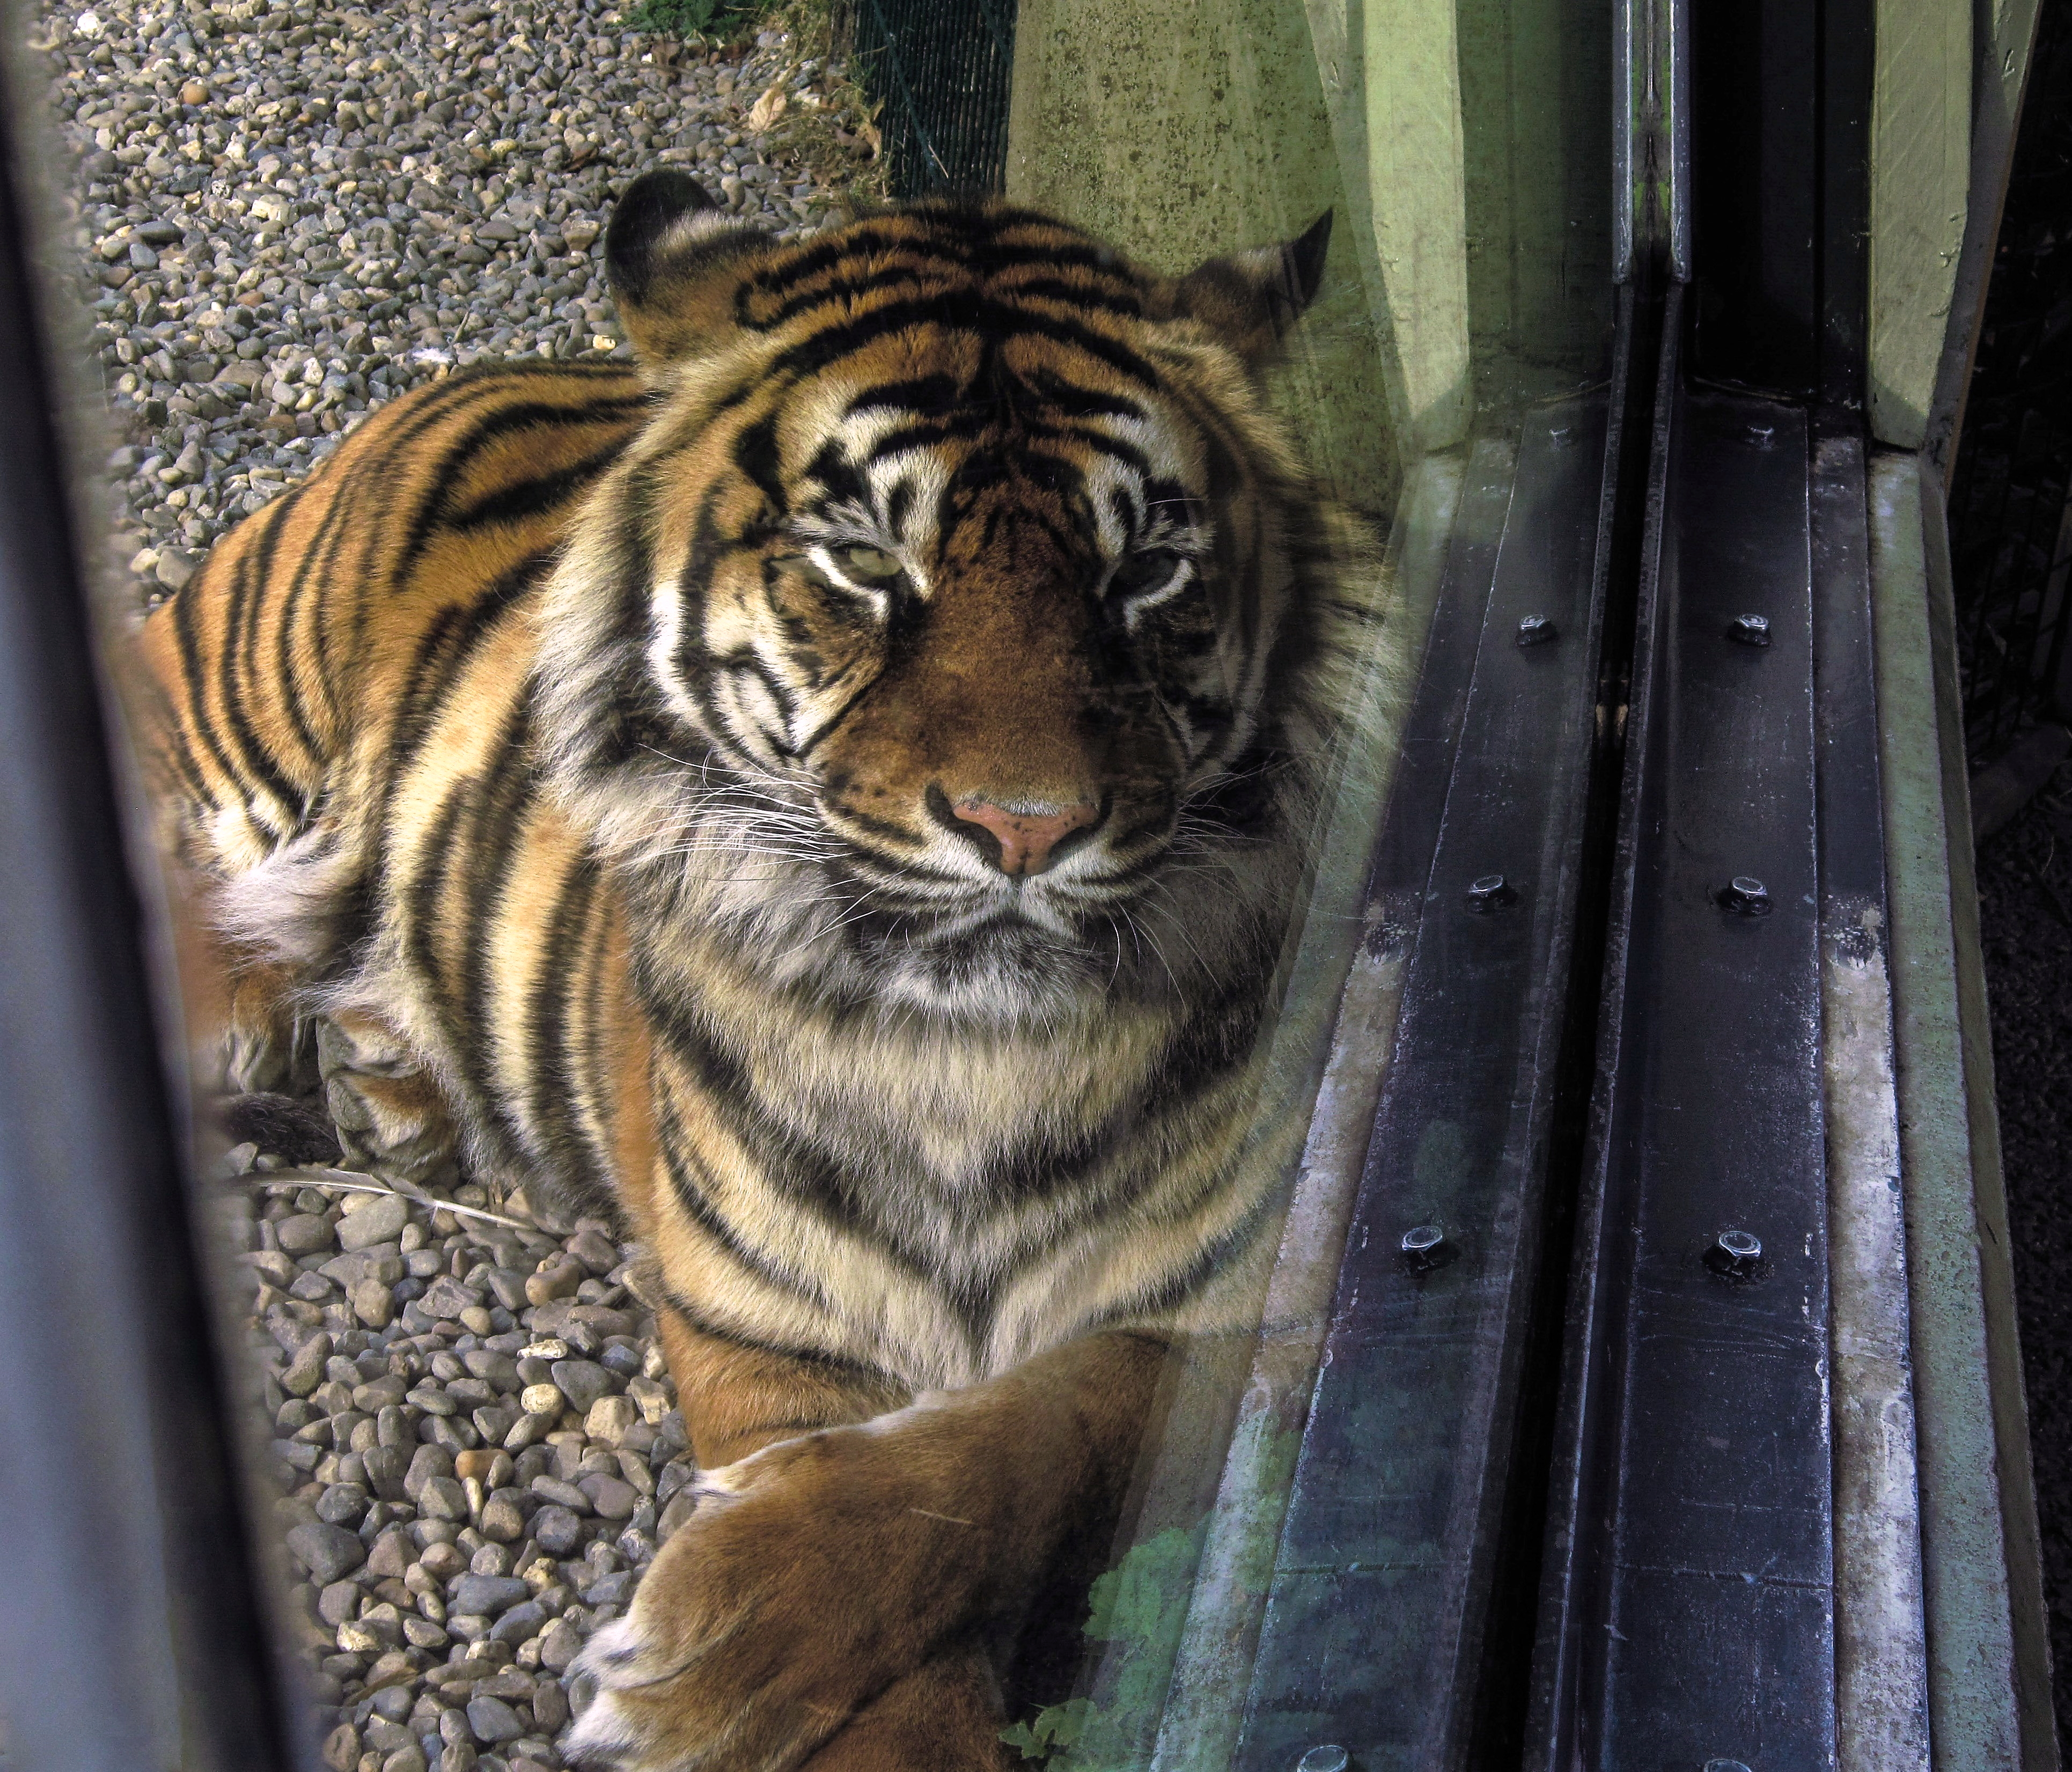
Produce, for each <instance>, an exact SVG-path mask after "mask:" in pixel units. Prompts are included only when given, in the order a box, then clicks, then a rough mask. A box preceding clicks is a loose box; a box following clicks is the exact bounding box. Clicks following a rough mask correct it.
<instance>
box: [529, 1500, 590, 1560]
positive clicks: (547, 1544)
mask: <svg viewBox="0 0 2072 1772" xmlns="http://www.w3.org/2000/svg"><path fill="white" fill-rule="evenodd" d="M532 1539H533V1542H534V1543H535V1544H537V1545H538V1546H539V1547H540V1548H541V1550H543V1551H545V1552H547V1554H548V1555H549V1556H568V1555H569V1553H570V1552H573V1551H574V1549H575V1548H576V1547H577V1546H578V1545H579V1544H582V1539H583V1523H582V1518H581V1517H580V1516H579V1515H577V1514H575V1513H574V1512H573V1511H571V1510H569V1508H566V1507H542V1508H541V1510H540V1511H539V1512H538V1513H537V1514H535V1515H533V1516H532Z"/></svg>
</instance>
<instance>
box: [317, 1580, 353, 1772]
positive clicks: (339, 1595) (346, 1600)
mask: <svg viewBox="0 0 2072 1772" xmlns="http://www.w3.org/2000/svg"><path fill="white" fill-rule="evenodd" d="M360 1591H361V1590H360V1584H359V1583H358V1582H357V1581H333V1582H332V1583H331V1584H330V1585H328V1586H327V1587H326V1588H325V1589H324V1590H323V1593H320V1594H319V1595H318V1596H317V1616H318V1617H319V1618H321V1619H323V1622H325V1623H326V1624H327V1625H329V1626H331V1628H332V1629H333V1630H336V1629H337V1628H338V1626H340V1625H342V1624H343V1623H344V1622H346V1621H347V1619H348V1618H358V1617H359V1616H360ZM353 1763H354V1764H355V1765H357V1764H358V1763H359V1762H358V1760H357V1758H355V1760H354V1762H353Z"/></svg>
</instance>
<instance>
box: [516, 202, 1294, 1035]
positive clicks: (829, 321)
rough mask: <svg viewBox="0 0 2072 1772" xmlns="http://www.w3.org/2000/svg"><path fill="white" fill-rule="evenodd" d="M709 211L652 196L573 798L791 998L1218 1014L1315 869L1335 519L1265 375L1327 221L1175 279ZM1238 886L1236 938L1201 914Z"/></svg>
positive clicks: (932, 229)
mask: <svg viewBox="0 0 2072 1772" xmlns="http://www.w3.org/2000/svg"><path fill="white" fill-rule="evenodd" d="M702 205H703V197H702V193H701V191H699V188H698V187H697V186H696V185H695V184H694V183H693V182H692V181H690V180H689V179H685V178H681V177H680V176H679V175H651V178H650V179H647V180H643V181H641V183H639V184H637V185H636V186H635V187H634V188H633V190H632V191H630V192H629V193H628V195H627V199H626V200H625V202H624V204H623V205H622V207H621V209H620V212H619V216H617V218H616V219H615V222H614V224H613V229H612V233H611V238H610V243H609V247H608V251H609V254H610V259H611V270H612V274H613V278H614V281H615V286H616V288H617V290H618V291H619V298H620V304H621V308H622V311H623V312H624V313H625V315H626V316H627V319H628V322H629V324H630V327H631V331H632V332H633V335H634V337H635V342H636V344H637V345H638V346H639V348H640V349H641V351H642V354H643V359H644V360H646V362H647V363H648V365H649V366H650V368H651V372H652V376H653V378H654V380H655V383H656V390H657V400H658V416H657V417H656V421H655V422H654V423H653V425H652V426H651V427H650V429H649V430H648V434H646V436H645V437H644V438H643V440H642V442H640V443H639V445H638V446H636V447H635V450H634V451H633V452H632V454H631V458H629V460H628V462H627V463H626V465H625V467H624V468H623V470H622V471H621V473H620V475H619V477H618V479H617V482H616V483H615V486H614V487H611V488H610V489H608V490H607V491H606V494H605V495H602V496H601V497H600V500H599V501H598V506H597V507H595V508H594V510H593V513H592V516H591V517H590V519H588V520H586V523H585V525H584V527H583V528H582V530H581V531H580V532H579V534H578V540H577V542H576V544H575V545H574V549H572V551H571V553H570V556H569V561H568V563H567V564H566V565H565V566H564V568H563V569H562V573H561V578H560V582H559V583H558V584H557V591H556V597H555V608H554V611H553V615H552V616H551V617H550V625H549V641H548V647H547V650H546V653H545V662H544V665H543V688H544V691H545V693H544V696H543V705H544V706H545V709H546V714H547V727H548V734H549V742H550V746H551V747H552V750H553V754H554V756H555V759H556V761H557V767H558V769H559V771H560V774H561V778H562V779H563V781H564V783H565V785H571V784H572V785H573V796H572V797H573V798H574V800H576V801H577V802H578V804H583V805H584V806H585V807H586V810H587V811H588V812H589V813H590V816H592V817H593V819H594V820H595V821H596V822H597V823H598V826H599V830H600V836H601V837H602V840H603V841H605V843H606V846H607V847H608V848H610V847H614V846H616V847H618V848H619V849H620V850H621V851H622V852H623V853H631V854H635V855H638V856H639V857H642V858H643V861H644V862H645V863H646V865H647V870H648V872H649V873H650V874H651V875H652V877H653V878H655V879H656V882H658V884H659V885H660V886H662V887H664V889H666V890H667V892H668V894H669V896H670V897H671V898H672V900H673V902H674V906H675V910H676V914H678V915H682V916H684V917H686V918H689V919H700V920H701V923H702V924H703V926H704V927H709V928H726V929H728V930H730V931H734V933H735V935H736V936H737V937H738V939H742V940H744V941H747V942H749V943H750V944H753V945H754V947H755V948H757V950H758V951H759V952H760V953H761V954H762V955H763V956H764V958H765V959H766V960H767V963H768V966H767V969H768V970H770V971H771V972H773V973H774V974H775V975H776V976H784V977H796V978H799V979H810V980H812V981H815V982H817V983H819V984H820V985H823V986H825V987H828V988H832V989H837V991H839V992H842V993H846V994H850V995H854V996H857V997H864V998H868V999H870V1000H872V1001H876V1002H878V1003H880V1004H881V1005H882V1004H887V1003H890V1004H896V1005H899V1006H901V1007H902V1008H904V1009H910V1010H911V1009H923V1010H926V1011H928V1012H931V1013H951V1014H956V1015H960V1016H967V1017H968V1016H972V1015H978V1016H981V1017H982V1018H985V1019H989V1020H997V1019H999V1018H1001V1016H1002V1015H1003V1014H1005V1015H1008V1016H1009V1017H1011V1018H1026V1016H1028V1015H1030V1014H1032V1013H1039V1014H1040V1013H1056V1012H1057V1011H1058V1010H1059V1008H1060V1007H1061V1006H1062V1005H1065V1004H1067V1003H1068V1002H1069V1001H1072V1000H1075V999H1081V1000H1083V999H1085V998H1086V997H1087V996H1088V995H1089V993H1094V994H1099V993H1102V992H1113V991H1115V990H1117V989H1128V990H1137V991H1142V990H1153V991H1157V990H1161V989H1163V990H1169V991H1170V990H1171V989H1175V988H1179V987H1180V986H1181V985H1182V983H1183V976H1182V975H1183V974H1186V973H1187V972H1190V970H1191V971H1198V970H1199V968H1200V965H1201V964H1202V961H1201V960H1200V959H1199V956H1198V947H1199V942H1200V939H1202V935H1208V936H1209V937H1210V938H1211V939H1215V938H1216V937H1217V936H1218V935H1219V934H1221V933H1222V931H1219V930H1217V929H1216V928H1215V927H1214V926H1215V924H1216V923H1218V922H1219V918H1220V919H1221V920H1226V921H1227V920H1228V915H1229V913H1230V911H1231V907H1234V906H1242V905H1244V904H1247V903H1248V902H1249V900H1250V898H1252V896H1254V895H1255V894H1254V893H1253V892H1252V891H1250V890H1248V887H1247V885H1246V882H1244V880H1243V879H1242V878H1236V877H1235V876H1236V875H1237V874H1241V872H1242V871H1243V870H1242V866H1241V865H1240V864H1241V863H1242V862H1244V861H1254V862H1255V863H1256V857H1252V856H1249V855H1248V854H1247V851H1248V850H1251V849H1256V848H1257V847H1259V846H1260V845H1263V844H1265V843H1267V842H1268V841H1272V839H1273V838H1274V837H1275V836H1276V834H1277V833H1276V832H1275V831H1274V829H1273V828H1272V825H1273V822H1274V821H1273V820H1272V816H1270V803H1271V800H1272V795H1271V792H1270V783H1269V782H1268V780H1267V778H1268V777H1270V775H1271V774H1272V771H1273V769H1274V768H1275V767H1276V759H1275V758H1274V756H1273V755H1272V748H1273V745H1274V743H1275V742H1276V734H1275V733H1274V731H1273V724H1274V714H1275V709H1274V707H1273V705H1272V702H1273V687H1274V685H1273V677H1274V674H1275V671H1276V665H1277V664H1285V652H1286V651H1287V642H1288V640H1289V633H1290V630H1291V627H1293V628H1299V627H1300V625H1301V624H1300V620H1299V610H1298V609H1297V604H1298V603H1299V600H1300V591H1301V586H1300V584H1299V582H1298V581H1299V577H1300V574H1299V573H1298V572H1297V569H1295V566H1294V564H1293V553H1295V552H1299V549H1295V550H1291V546H1290V538H1289V536H1288V535H1287V534H1286V533H1285V530H1286V528H1287V527H1288V524H1289V516H1290V512H1291V510H1294V509H1297V508H1299V507H1300V506H1301V502H1302V497H1303V495H1302V492H1301V475H1300V472H1299V470H1298V469H1297V467H1295V465H1294V463H1293V460H1292V458H1290V456H1289V454H1288V451H1287V450H1286V447H1285V443H1283V442H1282V441H1281V437H1280V434H1279V432H1278V430H1276V427H1275V426H1273V424H1272V421H1270V420H1269V419H1268V418H1267V417H1265V415H1264V412H1263V410H1262V409H1261V408H1260V404H1259V398H1258V392H1257V389H1256V385H1255V382H1254V378H1253V366H1254V365H1255V364H1256V361H1257V360H1258V359H1259V358H1260V356H1262V355H1263V354H1264V352H1265V351H1266V350H1267V349H1269V348H1270V347H1271V345H1272V341H1273V340H1274V339H1276V337H1277V335H1278V334H1279V331H1281V328H1282V327H1284V326H1285V323H1287V322H1288V320H1289V319H1291V318H1292V317H1293V314H1294V313H1295V312H1296V311H1297V310H1299V308H1300V307H1301V306H1302V305H1303V303H1304V302H1306V300H1307V299H1308V297H1309V294H1310V293H1312V292H1313V289H1314V286H1315V282H1316V278H1317V274H1318V270H1319V269H1320V268H1321V258H1322V245H1323V241H1322V232H1321V226H1320V228H1319V229H1316V230H1312V232H1311V234H1310V235H1309V236H1305V239H1304V241H1301V242H1298V243H1297V245H1296V246H1294V247H1291V248H1289V249H1271V250H1269V251H1268V252H1267V253H1260V254H1253V255H1248V256H1247V257H1243V258H1239V259H1233V260H1223V261H1212V263H1211V265H1209V266H1206V267H1204V268H1203V269H1202V271H1200V272H1198V273H1195V274H1194V277H1192V278H1187V279H1182V280H1179V281H1178V282H1169V281H1164V280H1160V279H1157V278H1150V277H1148V276H1145V275H1144V274H1142V273H1139V272H1137V271H1135V270H1133V269H1131V268H1129V267H1128V266H1127V265H1124V263H1123V262H1122V261H1120V259H1118V258H1116V257H1115V255H1114V254H1112V253H1109V252H1108V251H1106V250H1105V249H1103V248H1101V247H1100V246H1098V245H1096V244H1095V243H1094V242H1092V241H1089V240H1087V238H1086V237H1085V236H1082V235H1079V234H1077V233H1075V232H1072V231H1071V230H1069V229H1067V228H1063V227H1061V226H1059V224H1055V223H1053V222H1050V221H1048V220H1043V219H1042V218H1040V217H1037V216H1030V215H1028V214H1026V213H1024V212H1014V211H1009V210H1005V209H1000V208H961V207H949V206H941V207H935V206H924V207H922V208H917V209H915V210H911V211H908V212H903V213H900V214H896V215H892V216H882V217H878V218H874V219H872V220H865V221H862V222H858V223H856V224H851V225H850V226H849V227H848V228H845V229H843V230H841V231H839V232H835V233H833V234H832V235H828V236H821V237H820V239H818V240H816V241H812V242H810V243H808V244H805V245H797V246H791V247H780V246H778V245H775V243H774V242H771V241H768V240H767V238H766V237H765V236H759V235H756V234H753V233H751V232H749V231H748V230H746V229H745V228H740V227H738V226H737V225H731V224H726V223H725V222H722V221H721V220H718V219H717V216H715V215H714V214H713V213H712V212H710V211H709V209H706V208H704V207H702ZM557 642H561V643H565V649H566V650H565V656H564V654H563V653H562V652H561V651H560V650H559V649H558V648H557ZM564 664H569V665H572V666H574V669H572V670H570V671H569V674H568V675H567V676H565V677H563V676H560V673H561V672H562V671H563V668H564ZM557 678H559V681H558V682H557ZM1219 869H1220V870H1222V873H1221V875H1220V876H1219V878H1220V884H1221V887H1222V894H1221V896H1222V898H1223V900H1224V901H1225V902H1224V904H1223V909H1222V911H1221V912H1211V911H1202V910H1201V909H1200V907H1198V906H1197V905H1196V904H1195V902H1194V901H1195V900H1197V899H1199V898H1202V896H1203V894H1201V893H1200V892H1198V891H1194V892H1191V893H1190V892H1189V891H1186V890H1182V891H1178V892H1176V891H1175V890H1174V883H1175V882H1176V881H1177V880H1178V879H1179V878H1182V876H1184V875H1186V874H1188V873H1189V872H1190V871H1192V872H1194V873H1195V874H1198V875H1201V874H1208V875H1215V874H1216V873H1217V870H1219ZM1255 871H1258V870H1257V868H1256V865H1255ZM1273 871H1274V870H1272V868H1271V867H1270V866H1269V867H1268V868H1266V869H1265V870H1264V872H1265V873H1267V874H1272V872H1273ZM1211 896H1214V894H1211ZM1183 909H1185V910H1186V911H1188V912H1190V914H1193V915H1194V917H1195V920H1196V922H1197V923H1198V925H1199V927H1197V928H1195V929H1194V931H1190V930H1189V929H1188V928H1187V927H1184V923H1186V917H1185V916H1183V915H1181V914H1180V913H1181V912H1182V910H1183ZM1190 946H1192V947H1194V948H1195V949H1196V950H1197V959H1196V960H1194V962H1192V963H1190V962H1189V961H1188V960H1186V957H1185V956H1186V949H1187V948H1189V947H1190ZM1210 964H1211V969H1213V963H1210Z"/></svg>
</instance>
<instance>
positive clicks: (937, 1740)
mask: <svg viewBox="0 0 2072 1772" xmlns="http://www.w3.org/2000/svg"><path fill="white" fill-rule="evenodd" d="M1005 1721H1006V1718H1005V1713H1004V1712H1003V1710H1002V1708H1001V1697H1000V1682H999V1680H998V1679H996V1678H995V1677H994V1674H993V1663H991V1662H990V1661H989V1660H988V1659H987V1658H986V1656H985V1653H984V1652H983V1651H980V1650H978V1649H970V1648H968V1649H963V1650H958V1651H952V1652H951V1653H949V1654H947V1655H940V1656H938V1657H937V1658H936V1659H935V1660H933V1661H931V1662H930V1663H927V1666H925V1667H921V1668H919V1669H917V1670H916V1671H915V1672H913V1673H911V1674H907V1675H903V1676H902V1677H901V1678H900V1679H895V1680H894V1681H893V1683H892V1684H890V1686H888V1687H887V1688H886V1689H885V1690H884V1692H881V1693H880V1694H879V1695H878V1696H877V1697H876V1698H874V1699H873V1700H871V1702H870V1704H868V1705H866V1706H865V1708H864V1709H863V1711H862V1712H861V1714H859V1715H858V1716H854V1717H852V1718H851V1719H850V1720H849V1721H848V1722H847V1723H845V1724H844V1725H842V1727H841V1729H840V1731H838V1732H837V1734H836V1736H835V1738H834V1739H833V1741H829V1742H828V1745H826V1746H825V1747H824V1748H822V1749H820V1752H819V1753H816V1754H815V1755H813V1757H812V1758H811V1759H809V1760H808V1761H807V1762H805V1766H804V1772H916V1769H918V1768H920V1767H923V1766H925V1767H927V1768H929V1769H931V1772H1004V1769H1005V1767H1006V1766H1008V1765H1009V1763H1010V1762H1009V1759H1008V1757H1007V1749H1006V1748H1005V1745H1004V1744H1003V1743H1002V1742H1001V1739H1000V1730H1001V1724H1002V1723H1004V1722H1005Z"/></svg>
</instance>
